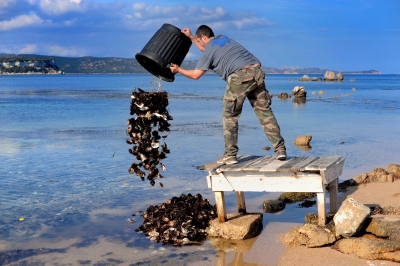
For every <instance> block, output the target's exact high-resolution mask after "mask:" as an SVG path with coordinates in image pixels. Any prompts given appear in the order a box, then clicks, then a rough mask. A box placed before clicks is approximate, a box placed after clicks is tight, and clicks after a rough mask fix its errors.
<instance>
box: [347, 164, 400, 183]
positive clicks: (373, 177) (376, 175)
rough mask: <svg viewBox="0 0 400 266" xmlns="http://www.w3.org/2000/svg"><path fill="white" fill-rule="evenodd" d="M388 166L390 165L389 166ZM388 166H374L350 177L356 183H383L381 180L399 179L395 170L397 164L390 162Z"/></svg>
mask: <svg viewBox="0 0 400 266" xmlns="http://www.w3.org/2000/svg"><path fill="white" fill-rule="evenodd" d="M389 166H390V167H389ZM389 166H388V170H389V171H388V170H386V169H383V168H375V169H374V170H372V171H371V172H369V173H364V174H360V175H358V176H356V177H353V178H352V179H353V180H354V182H355V183H356V184H358V185H359V184H366V183H372V182H373V183H383V182H394V181H396V180H398V179H400V172H397V171H398V170H397V169H398V168H397V166H398V165H395V164H391V165H389Z"/></svg>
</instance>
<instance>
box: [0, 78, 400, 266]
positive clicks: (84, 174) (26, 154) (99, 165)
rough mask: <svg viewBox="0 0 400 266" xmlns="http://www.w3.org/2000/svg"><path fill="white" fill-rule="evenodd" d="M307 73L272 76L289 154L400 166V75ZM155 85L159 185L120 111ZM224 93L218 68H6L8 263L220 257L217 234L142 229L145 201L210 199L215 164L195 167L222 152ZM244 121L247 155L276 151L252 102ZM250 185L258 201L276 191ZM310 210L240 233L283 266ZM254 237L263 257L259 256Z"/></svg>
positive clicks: (0, 83)
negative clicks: (159, 112) (169, 75)
mask: <svg viewBox="0 0 400 266" xmlns="http://www.w3.org/2000/svg"><path fill="white" fill-rule="evenodd" d="M301 76H302V75H267V76H266V84H267V89H268V91H269V93H271V94H273V95H274V97H273V99H272V109H273V111H274V114H275V116H276V118H277V120H278V123H279V124H280V127H281V133H282V135H283V137H284V138H285V141H286V146H287V152H288V156H289V157H292V156H333V155H340V156H342V157H343V158H345V166H344V168H345V169H344V173H343V175H342V176H341V178H340V179H341V180H345V179H349V178H352V177H353V176H355V175H357V174H361V173H363V172H369V171H371V170H372V169H373V168H375V167H386V166H387V164H389V163H400V152H399V148H400V137H399V136H400V126H399V125H400V75H345V81H343V82H299V81H298V79H299V78H300V77H301ZM309 76H311V77H314V76H315V77H323V75H309ZM160 85H161V90H165V91H167V92H168V94H169V106H168V110H169V113H170V115H172V116H173V118H174V120H172V121H171V127H170V129H171V131H170V132H169V133H168V137H167V138H166V139H165V141H166V142H167V144H168V147H169V148H170V151H171V153H170V154H168V158H166V159H165V160H164V161H163V162H164V164H165V165H166V168H167V171H166V172H165V173H164V178H163V179H162V180H158V181H157V182H156V184H155V186H151V185H150V184H149V182H148V181H141V180H140V178H139V177H137V176H136V175H130V174H129V173H128V169H129V167H130V165H131V164H132V163H133V157H132V155H131V154H129V152H128V149H129V148H130V145H128V144H127V143H126V142H125V140H126V139H127V136H126V128H127V123H126V120H127V119H128V118H130V117H131V116H130V114H129V113H130V110H129V106H130V102H131V98H130V95H131V92H132V90H133V89H137V88H141V89H143V90H146V91H157V90H159V86H160ZM295 86H304V87H305V89H306V91H307V101H306V102H305V103H296V102H294V100H293V98H289V99H279V98H277V97H276V95H277V94H279V93H281V92H287V93H289V94H291V91H292V90H293V88H294V87H295ZM224 91H225V82H224V81H222V80H221V79H220V78H219V77H218V76H217V75H211V74H210V75H205V76H203V77H202V78H201V79H200V80H198V81H193V80H189V79H186V78H184V77H182V76H176V79H175V81H174V82H171V83H168V82H162V83H160V82H159V80H158V79H156V78H154V77H152V76H151V75H147V74H135V75H18V76H0V125H1V127H0V178H1V183H0V214H1V215H0V265H1V264H4V265H67V264H70V265H136V264H137V265H139V264H140V265H157V264H163V265H205V264H206V265H215V264H216V262H217V260H218V258H220V257H221V254H220V253H218V252H221V251H218V250H217V249H216V248H214V244H215V243H214V242H213V241H211V240H206V241H205V242H204V243H203V244H202V245H196V246H184V247H181V248H179V247H170V246H163V245H162V244H160V243H154V242H151V241H150V240H149V239H148V238H146V237H145V236H144V235H143V234H140V233H137V232H135V229H136V228H137V227H139V225H140V224H141V222H142V221H143V219H142V218H141V216H140V211H145V210H146V208H147V207H148V206H150V205H154V204H161V203H163V202H165V201H166V200H167V199H169V198H171V197H174V196H179V195H181V194H188V193H191V194H197V193H201V194H202V195H203V196H204V197H205V198H208V199H209V200H210V202H211V203H212V204H214V203H215V199H214V195H213V193H212V191H210V190H208V188H207V182H206V176H207V172H205V171H201V170H199V169H198V168H196V166H199V165H202V164H206V163H210V162H213V161H215V160H216V159H217V158H219V157H220V156H222V154H223V152H224V144H223V135H222V124H221V109H222V97H223V94H224ZM322 91H324V93H322ZM313 92H314V93H315V94H313ZM239 124H240V128H239V148H240V151H239V154H240V155H273V154H274V153H273V149H271V150H269V151H266V150H264V149H263V147H266V146H269V147H271V145H270V143H269V142H268V139H267V138H266V136H265V135H264V133H263V131H262V130H261V127H260V125H259V122H258V120H257V119H256V116H255V114H254V113H253V111H252V109H251V106H250V104H249V103H248V102H247V103H246V104H245V107H244V110H243V114H242V117H241V118H240V120H239ZM301 135H311V136H312V141H311V143H310V144H311V149H310V150H303V149H300V148H298V147H296V146H295V145H294V144H293V141H294V140H295V138H296V137H298V136H301ZM159 181H161V182H162V183H163V186H164V187H163V188H162V187H161V186H160V184H159V183H160V182H159ZM245 194H246V195H245V196H246V205H247V209H248V211H253V212H262V201H263V200H266V199H272V198H277V196H279V193H278V194H277V193H267V192H264V193H245ZM226 202H227V208H228V212H229V211H235V194H234V193H226ZM308 212H316V207H311V208H300V207H299V206H298V205H297V204H292V205H289V206H288V207H286V209H285V210H284V211H283V212H281V213H278V214H267V213H264V218H263V219H264V229H263V233H262V234H261V235H260V236H259V237H257V238H254V239H253V240H250V242H249V241H247V242H246V243H247V244H246V245H247V246H248V249H247V252H246V253H244V254H245V256H244V257H241V259H242V260H243V262H246V263H253V264H255V265H256V264H258V263H259V264H262V265H265V264H268V265H276V263H277V260H278V257H279V256H278V255H279V254H280V253H279V252H282V251H283V250H284V247H283V246H282V245H281V244H280V243H277V241H276V237H277V236H278V235H279V234H280V233H284V232H286V231H287V230H289V229H290V228H291V227H293V226H296V225H298V224H300V223H302V222H303V219H304V215H305V214H306V213H308ZM132 215H134V216H132ZM131 218H133V219H134V220H135V222H132V221H131V222H130V221H128V219H131ZM264 232H265V233H264ZM267 234H268V235H267ZM259 245H263V246H265V252H264V254H261V255H260V254H258V255H257V256H258V257H259V256H261V257H262V256H265V260H264V262H263V263H260V262H258V261H254V258H255V257H257V256H253V255H252V253H251V250H252V248H253V247H257V246H259ZM228 246H229V245H228ZM254 250H256V248H254ZM223 252H225V253H226V254H227V262H229V259H232V258H233V256H234V255H235V254H234V252H233V251H232V248H229V247H227V248H226V249H225V250H223Z"/></svg>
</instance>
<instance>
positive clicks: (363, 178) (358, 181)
mask: <svg viewBox="0 0 400 266" xmlns="http://www.w3.org/2000/svg"><path fill="white" fill-rule="evenodd" d="M352 179H353V180H354V182H356V184H357V185H359V184H365V183H368V182H369V180H368V174H361V175H358V176H356V177H353V178H352Z"/></svg>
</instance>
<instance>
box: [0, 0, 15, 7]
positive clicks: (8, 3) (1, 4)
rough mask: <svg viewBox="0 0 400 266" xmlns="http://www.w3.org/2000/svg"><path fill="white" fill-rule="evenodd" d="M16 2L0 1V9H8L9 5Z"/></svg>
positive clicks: (11, 0) (10, 0)
mask: <svg viewBox="0 0 400 266" xmlns="http://www.w3.org/2000/svg"><path fill="white" fill-rule="evenodd" d="M16 2H17V1H16V0H0V9H1V8H6V7H8V6H9V5H10V4H11V3H12V4H15V3H16Z"/></svg>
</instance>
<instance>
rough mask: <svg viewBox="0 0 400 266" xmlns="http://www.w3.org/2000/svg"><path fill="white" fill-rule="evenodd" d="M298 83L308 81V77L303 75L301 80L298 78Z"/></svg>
mask: <svg viewBox="0 0 400 266" xmlns="http://www.w3.org/2000/svg"><path fill="white" fill-rule="evenodd" d="M299 81H310V77H309V76H307V75H304V76H302V77H301V78H299Z"/></svg>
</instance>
